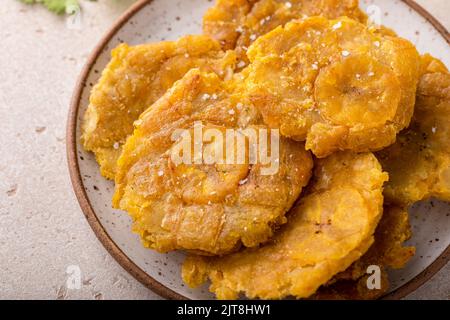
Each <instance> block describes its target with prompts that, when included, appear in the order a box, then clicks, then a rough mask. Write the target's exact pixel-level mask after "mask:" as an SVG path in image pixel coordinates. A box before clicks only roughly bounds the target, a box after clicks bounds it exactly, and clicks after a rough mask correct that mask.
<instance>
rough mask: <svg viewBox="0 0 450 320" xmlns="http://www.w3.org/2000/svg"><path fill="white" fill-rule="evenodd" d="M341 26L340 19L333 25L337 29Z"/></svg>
mask: <svg viewBox="0 0 450 320" xmlns="http://www.w3.org/2000/svg"><path fill="white" fill-rule="evenodd" d="M340 27H342V22H341V21H339V22H338V23H336V24H335V25H334V26H333V30H337V29H339V28H340Z"/></svg>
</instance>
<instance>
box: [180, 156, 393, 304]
mask: <svg viewBox="0 0 450 320" xmlns="http://www.w3.org/2000/svg"><path fill="white" fill-rule="evenodd" d="M386 180H387V174H386V173H383V172H382V169H381V166H380V164H379V163H378V161H377V159H376V158H375V156H374V155H373V154H371V153H362V154H353V153H350V152H343V153H335V154H333V155H331V156H330V157H328V158H326V159H320V160H318V161H317V163H316V168H315V176H314V180H313V182H312V183H311V185H310V186H309V189H308V192H307V195H306V196H304V197H303V198H302V199H301V200H300V203H299V205H298V206H297V207H295V208H294V209H293V210H292V211H291V212H290V214H289V215H288V223H287V224H286V225H284V226H283V227H282V228H281V229H280V230H279V232H278V233H277V234H276V235H275V236H274V238H273V240H272V241H271V242H270V243H268V244H266V245H264V246H262V247H260V248H256V249H245V250H243V251H241V252H238V253H233V254H230V255H227V256H224V257H200V256H190V257H189V258H188V259H187V260H186V261H185V263H184V265H183V279H184V281H185V282H186V283H187V284H188V285H190V286H198V285H200V284H201V283H203V282H205V281H206V280H207V279H208V278H209V279H210V280H211V282H212V284H211V287H210V290H211V291H212V292H213V293H215V294H216V296H217V297H218V298H219V299H236V298H237V297H238V295H239V294H240V293H244V294H245V295H246V296H247V297H249V298H263V299H280V298H283V297H287V296H295V297H297V298H305V297H309V296H310V295H312V294H313V293H314V292H316V290H317V289H318V288H319V286H321V285H323V284H325V283H327V282H328V281H329V280H330V279H331V278H332V277H333V276H334V275H336V274H337V273H339V272H341V271H344V270H346V269H347V268H348V267H349V266H350V265H351V264H352V263H353V262H354V261H356V260H358V259H359V258H360V257H361V256H362V255H363V254H364V253H365V252H366V251H367V249H368V248H369V247H370V245H371V244H372V243H373V233H374V231H375V228H376V226H377V224H378V222H379V219H380V218H381V215H382V205H383V196H382V186H383V183H384V182H385V181H386Z"/></svg>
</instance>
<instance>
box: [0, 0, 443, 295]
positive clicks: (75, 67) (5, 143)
mask: <svg viewBox="0 0 450 320" xmlns="http://www.w3.org/2000/svg"><path fill="white" fill-rule="evenodd" d="M133 2H135V0H98V1H97V2H89V1H87V0H81V3H82V8H83V15H82V28H81V29H80V30H74V29H70V28H68V27H67V23H66V18H64V17H58V16H56V15H53V14H51V13H49V12H48V11H46V10H45V9H44V8H41V7H40V6H27V5H24V4H22V3H20V2H19V1H17V0H2V1H1V4H0V39H1V40H2V50H0V119H1V126H0V152H1V158H2V159H1V161H0V299H159V298H160V297H158V296H157V295H156V294H155V293H153V292H152V291H150V290H148V289H146V288H145V287H144V286H142V285H141V284H140V283H139V282H137V281H136V280H134V278H133V277H132V276H130V275H129V274H128V273H127V272H126V271H125V270H123V269H122V268H121V267H120V266H119V265H118V264H117V263H116V262H115V260H114V259H113V258H112V257H110V255H109V254H108V253H107V252H106V250H105V249H104V248H103V246H102V245H101V244H100V243H99V242H98V240H97V239H96V237H95V235H94V233H93V232H92V231H91V229H90V227H89V225H88V224H87V222H86V220H85V218H84V216H83V214H82V212H81V209H80V208H79V206H78V202H77V200H76V198H75V196H74V193H73V191H72V187H71V184H70V180H69V174H68V169H67V163H66V152H65V129H66V117H67V111H68V106H69V101H70V97H71V94H72V90H73V88H74V85H75V81H76V79H77V77H78V75H79V73H80V70H81V68H82V66H83V64H84V63H85V61H86V59H87V57H88V55H89V53H90V51H91V50H92V49H93V48H94V46H95V45H96V43H97V42H98V41H99V39H100V37H101V36H102V35H103V34H104V33H105V32H106V30H107V29H108V28H109V27H110V26H111V24H112V23H113V22H114V21H115V20H116V19H117V17H118V16H119V15H120V14H121V13H123V12H124V11H125V10H126V8H127V7H129V6H130V5H131V4H132V3H133ZM417 2H419V3H420V4H421V5H423V6H424V7H425V8H427V9H428V10H429V11H430V12H432V13H433V14H434V15H435V16H436V17H437V18H438V19H439V20H440V21H441V22H442V23H443V24H444V25H445V26H446V27H447V29H450V19H449V18H448V12H450V1H447V0H418V1H417ZM69 266H78V267H79V268H80V271H81V278H82V282H81V288H80V289H75V290H70V289H68V288H67V286H66V281H67V276H68V275H67V273H66V271H67V268H68V267H69ZM449 273H450V265H447V266H446V267H444V268H443V269H442V270H441V271H440V272H439V273H438V274H437V275H436V276H434V277H433V279H432V280H431V281H430V282H428V283H427V284H425V285H424V286H422V287H421V288H420V289H418V290H417V291H416V292H414V293H413V294H411V295H409V296H408V298H411V299H450V277H449Z"/></svg>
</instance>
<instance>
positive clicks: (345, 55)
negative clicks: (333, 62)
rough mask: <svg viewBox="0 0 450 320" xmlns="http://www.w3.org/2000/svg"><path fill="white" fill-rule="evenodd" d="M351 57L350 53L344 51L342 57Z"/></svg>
mask: <svg viewBox="0 0 450 320" xmlns="http://www.w3.org/2000/svg"><path fill="white" fill-rule="evenodd" d="M349 55H350V52H348V51H347V50H344V51H342V56H344V57H348V56H349Z"/></svg>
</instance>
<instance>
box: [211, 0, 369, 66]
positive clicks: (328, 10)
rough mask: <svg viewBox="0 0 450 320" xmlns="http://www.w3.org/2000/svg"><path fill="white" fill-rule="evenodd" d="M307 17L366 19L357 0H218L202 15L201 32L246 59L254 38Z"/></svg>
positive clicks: (362, 20) (363, 20)
mask: <svg viewBox="0 0 450 320" xmlns="http://www.w3.org/2000/svg"><path fill="white" fill-rule="evenodd" d="M306 16H324V17H326V18H329V19H334V18H338V17H341V16H347V17H350V18H353V19H355V20H358V21H361V22H365V21H366V19H367V18H366V16H365V14H364V13H363V12H362V11H361V10H360V9H359V7H358V1H357V0H345V1H341V0H320V1H317V0H292V1H285V0H218V1H217V2H216V4H215V5H214V6H213V7H211V8H210V9H209V10H208V11H207V12H206V14H205V16H204V18H203V31H204V33H205V34H207V35H210V36H211V37H213V38H215V39H217V40H218V41H220V43H221V44H222V46H223V47H224V48H225V49H236V52H237V55H238V57H239V58H240V60H241V61H242V62H248V61H247V57H246V52H247V48H248V47H249V46H250V45H251V44H252V43H253V42H254V41H255V39H256V38H258V37H260V36H262V35H264V34H266V33H268V32H270V31H272V30H273V29H275V28H276V27H278V26H283V25H285V24H286V23H287V22H289V21H291V20H294V19H299V18H304V17H306Z"/></svg>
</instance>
